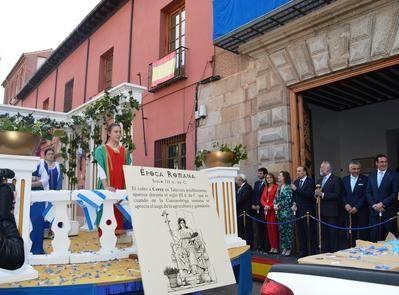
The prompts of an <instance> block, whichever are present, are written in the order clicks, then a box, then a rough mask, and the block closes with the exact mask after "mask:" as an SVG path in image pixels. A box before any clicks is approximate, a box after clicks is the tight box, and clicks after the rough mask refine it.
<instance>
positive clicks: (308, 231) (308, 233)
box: [306, 212, 312, 255]
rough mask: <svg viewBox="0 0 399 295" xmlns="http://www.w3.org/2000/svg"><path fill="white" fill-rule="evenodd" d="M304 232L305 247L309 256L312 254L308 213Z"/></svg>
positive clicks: (307, 213)
mask: <svg viewBox="0 0 399 295" xmlns="http://www.w3.org/2000/svg"><path fill="white" fill-rule="evenodd" d="M306 230H307V234H306V239H307V247H308V255H311V254H312V253H311V252H310V235H311V232H310V214H309V212H306Z"/></svg>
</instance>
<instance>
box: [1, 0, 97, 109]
mask: <svg viewBox="0 0 399 295" xmlns="http://www.w3.org/2000/svg"><path fill="white" fill-rule="evenodd" d="M99 2H100V0H11V1H5V0H1V1H0V84H1V83H3V81H4V79H5V78H6V76H7V74H8V73H9V72H10V71H11V69H12V67H13V66H14V65H15V63H16V62H17V61H18V59H19V57H20V56H21V54H22V53H24V52H31V51H38V50H43V49H49V48H52V49H55V48H57V46H58V45H59V44H60V43H61V42H62V41H63V40H64V39H65V38H66V37H67V36H68V35H69V34H70V33H71V32H72V31H73V29H74V28H75V27H76V26H77V25H78V24H79V23H80V22H81V21H82V20H83V18H84V17H85V16H86V15H87V14H88V13H89V12H90V11H91V10H92V9H93V8H94V7H95V6H96V5H97V4H98V3H99ZM3 96H4V88H3V87H2V86H0V103H2V101H3Z"/></svg>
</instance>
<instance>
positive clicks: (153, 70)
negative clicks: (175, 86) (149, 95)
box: [148, 46, 188, 92]
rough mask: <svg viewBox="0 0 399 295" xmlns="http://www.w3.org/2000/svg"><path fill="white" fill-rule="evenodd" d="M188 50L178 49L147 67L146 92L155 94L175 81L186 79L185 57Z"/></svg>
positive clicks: (184, 48)
mask: <svg viewBox="0 0 399 295" xmlns="http://www.w3.org/2000/svg"><path fill="white" fill-rule="evenodd" d="M187 50H188V48H186V47H183V46H181V47H179V48H177V49H175V50H174V51H172V52H170V53H169V54H168V55H166V56H164V57H163V58H161V59H159V60H157V61H155V62H152V63H151V64H149V67H148V91H149V92H155V91H157V90H158V89H160V88H163V87H166V86H168V85H170V84H172V83H174V82H176V81H179V80H182V79H186V78H187V76H186V55H187Z"/></svg>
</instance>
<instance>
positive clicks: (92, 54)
mask: <svg viewBox="0 0 399 295" xmlns="http://www.w3.org/2000/svg"><path fill="white" fill-rule="evenodd" d="M211 14H212V3H211V1H210V0H206V1H195V0H186V1H176V0H175V1H171V0H156V1H146V0H135V1H134V0H118V1H110V0H102V1H100V2H99V4H98V5H97V6H96V7H95V8H94V9H93V10H92V11H91V12H90V14H89V15H88V16H86V17H85V19H84V20H82V22H81V23H80V24H79V25H78V27H77V28H76V29H75V30H74V31H73V32H72V33H71V34H70V35H69V36H68V37H67V38H66V39H65V40H64V41H63V42H62V44H61V45H60V46H59V47H58V48H57V49H56V50H55V51H54V52H53V54H52V55H51V56H50V57H49V59H48V60H47V62H46V63H44V65H43V66H42V67H41V68H40V69H39V71H38V72H36V73H35V75H34V76H33V77H32V78H31V79H30V81H29V83H28V84H27V85H26V86H25V87H24V88H23V89H22V90H20V91H19V93H18V94H17V98H18V105H20V106H24V107H34V108H40V109H49V110H53V111H61V112H68V111H70V110H71V109H74V108H76V107H78V106H80V105H82V104H84V103H85V102H87V101H89V100H90V99H91V98H93V97H95V96H96V95H98V94H99V93H102V92H103V91H105V90H107V89H110V88H113V87H115V86H117V85H119V84H121V83H123V82H128V83H133V84H139V85H143V86H146V87H147V88H148V92H146V93H145V94H144V96H143V103H142V106H141V109H140V111H139V112H137V114H136V118H135V120H134V122H133V124H134V128H133V133H134V134H133V140H134V142H135V144H136V147H137V149H136V151H135V152H134V154H133V159H134V160H133V161H134V164H137V165H145V166H158V167H170V168H182V169H193V167H194V157H195V141H196V128H195V116H194V113H195V108H196V89H197V84H198V83H199V82H200V81H201V80H203V79H205V78H207V77H209V76H211V75H212V74H213V67H212V61H213V54H214V49H213V48H214V47H213V45H212V38H211V34H212V24H211V23H210V22H209V19H210V15H211Z"/></svg>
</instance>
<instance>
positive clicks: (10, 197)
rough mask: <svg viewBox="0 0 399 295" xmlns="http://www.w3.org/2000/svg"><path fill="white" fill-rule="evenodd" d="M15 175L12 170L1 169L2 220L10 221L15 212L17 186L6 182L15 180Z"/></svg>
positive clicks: (0, 208)
mask: <svg viewBox="0 0 399 295" xmlns="http://www.w3.org/2000/svg"><path fill="white" fill-rule="evenodd" d="M14 177H15V173H14V171H12V170H10V169H0V220H4V219H9V218H11V216H12V212H13V210H14V205H15V200H14V192H15V186H14V184H12V183H8V182H6V181H5V180H6V179H10V178H14Z"/></svg>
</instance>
